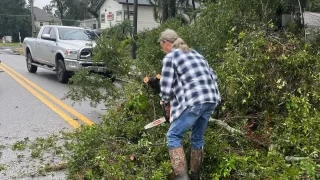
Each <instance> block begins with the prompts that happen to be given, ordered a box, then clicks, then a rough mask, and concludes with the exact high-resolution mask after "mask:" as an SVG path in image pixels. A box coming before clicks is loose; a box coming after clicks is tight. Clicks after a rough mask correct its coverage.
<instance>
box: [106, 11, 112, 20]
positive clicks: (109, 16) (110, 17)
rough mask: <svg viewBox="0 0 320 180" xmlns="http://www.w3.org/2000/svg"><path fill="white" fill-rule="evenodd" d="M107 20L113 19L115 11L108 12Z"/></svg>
mask: <svg viewBox="0 0 320 180" xmlns="http://www.w3.org/2000/svg"><path fill="white" fill-rule="evenodd" d="M107 20H108V21H113V13H112V12H109V14H107Z"/></svg>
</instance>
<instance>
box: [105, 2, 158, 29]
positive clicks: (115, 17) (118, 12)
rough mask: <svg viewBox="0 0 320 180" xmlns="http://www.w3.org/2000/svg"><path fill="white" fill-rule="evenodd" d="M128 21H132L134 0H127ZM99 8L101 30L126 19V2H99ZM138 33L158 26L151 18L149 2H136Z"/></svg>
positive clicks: (151, 9) (151, 10) (151, 8)
mask: <svg viewBox="0 0 320 180" xmlns="http://www.w3.org/2000/svg"><path fill="white" fill-rule="evenodd" d="M128 3H129V15H130V20H132V21H133V8H134V7H133V3H134V0H128ZM99 6H100V23H101V29H105V28H109V27H112V26H114V25H116V24H119V23H121V22H122V21H123V20H125V19H126V18H127V13H128V12H127V4H126V0H101V1H100V3H99ZM137 20H138V22H137V24H138V27H137V30H138V31H142V30H145V29H152V28H155V27H157V26H159V25H160V23H159V22H157V21H156V20H155V19H154V18H153V7H152V5H151V4H150V2H149V0H139V1H138V18H137Z"/></svg>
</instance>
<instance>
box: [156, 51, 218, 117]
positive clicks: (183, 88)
mask: <svg viewBox="0 0 320 180" xmlns="http://www.w3.org/2000/svg"><path fill="white" fill-rule="evenodd" d="M216 81H217V75H216V73H215V72H214V71H213V70H212V68H210V67H209V65H208V62H207V60H206V59H205V58H204V57H203V56H202V55H200V54H199V53H198V52H197V51H195V50H192V49H191V50H190V51H189V52H187V53H184V52H183V51H182V50H180V49H174V50H173V51H171V52H170V53H168V54H167V55H166V56H165V57H164V59H163V61H162V73H161V79H160V87H161V93H160V97H161V101H164V102H170V122H173V121H174V120H175V119H177V118H178V117H179V116H180V115H181V113H182V112H183V111H184V110H185V109H186V108H187V107H189V106H194V105H197V104H203V103H219V102H220V93H219V90H218V85H217V82H216Z"/></svg>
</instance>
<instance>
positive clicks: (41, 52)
mask: <svg viewBox="0 0 320 180" xmlns="http://www.w3.org/2000/svg"><path fill="white" fill-rule="evenodd" d="M50 30H51V27H45V28H44V29H43V31H42V34H41V35H40V37H39V38H37V40H36V44H35V49H34V51H35V54H36V58H37V60H38V61H40V62H41V63H48V62H46V60H45V56H46V53H47V50H46V49H47V46H46V45H45V43H46V42H47V41H48V40H45V39H42V35H43V34H50Z"/></svg>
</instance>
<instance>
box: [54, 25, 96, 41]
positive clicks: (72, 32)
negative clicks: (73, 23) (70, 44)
mask: <svg viewBox="0 0 320 180" xmlns="http://www.w3.org/2000/svg"><path fill="white" fill-rule="evenodd" d="M58 31H59V38H60V39H61V40H84V41H93V40H96V39H97V38H98V36H97V35H96V34H95V33H94V32H92V31H90V30H87V29H75V28H58Z"/></svg>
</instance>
